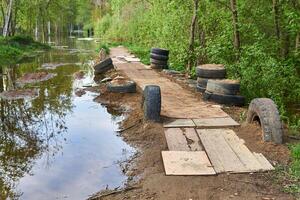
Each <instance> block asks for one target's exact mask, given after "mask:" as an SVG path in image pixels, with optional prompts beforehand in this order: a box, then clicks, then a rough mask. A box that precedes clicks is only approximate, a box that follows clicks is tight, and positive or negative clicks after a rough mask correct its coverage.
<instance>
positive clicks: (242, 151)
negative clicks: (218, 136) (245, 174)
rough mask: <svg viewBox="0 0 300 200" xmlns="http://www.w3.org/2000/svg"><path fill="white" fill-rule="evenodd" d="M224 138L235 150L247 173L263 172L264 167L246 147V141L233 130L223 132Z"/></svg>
mask: <svg viewBox="0 0 300 200" xmlns="http://www.w3.org/2000/svg"><path fill="white" fill-rule="evenodd" d="M223 135H224V138H225V140H226V141H227V143H228V144H229V145H230V147H231V148H232V149H233V151H234V152H235V154H236V155H237V157H238V158H239V160H240V161H241V162H242V163H243V164H244V166H245V167H246V169H247V170H246V171H249V172H255V171H260V170H263V166H262V165H261V164H260V162H259V161H258V160H257V159H256V157H255V156H254V155H253V153H252V152H251V151H250V150H249V149H248V148H247V147H246V146H245V145H244V141H243V140H241V139H239V137H238V136H237V135H236V134H235V132H234V131H232V130H225V131H224V132H223Z"/></svg>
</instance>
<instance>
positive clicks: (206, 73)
mask: <svg viewBox="0 0 300 200" xmlns="http://www.w3.org/2000/svg"><path fill="white" fill-rule="evenodd" d="M196 74H197V77H200V78H209V79H221V78H225V76H226V69H225V68H224V66H223V65H216V64H207V65H200V66H198V67H197V68H196Z"/></svg>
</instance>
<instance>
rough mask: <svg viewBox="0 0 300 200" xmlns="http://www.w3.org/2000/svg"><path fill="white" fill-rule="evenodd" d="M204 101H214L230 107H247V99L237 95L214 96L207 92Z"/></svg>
mask: <svg viewBox="0 0 300 200" xmlns="http://www.w3.org/2000/svg"><path fill="white" fill-rule="evenodd" d="M203 99H204V100H207V101H212V102H215V103H218V104H224V105H230V106H243V105H245V97H243V96H237V95H226V94H214V93H211V92H208V91H205V93H204V95H203Z"/></svg>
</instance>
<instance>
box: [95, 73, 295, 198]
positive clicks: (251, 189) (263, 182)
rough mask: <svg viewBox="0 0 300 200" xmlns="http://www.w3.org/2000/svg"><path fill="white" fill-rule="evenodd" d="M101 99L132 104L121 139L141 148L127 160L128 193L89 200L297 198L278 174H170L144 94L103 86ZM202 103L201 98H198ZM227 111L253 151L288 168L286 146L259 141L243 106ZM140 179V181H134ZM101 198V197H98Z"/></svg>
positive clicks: (118, 104) (161, 138) (159, 129)
mask: <svg viewBox="0 0 300 200" xmlns="http://www.w3.org/2000/svg"><path fill="white" fill-rule="evenodd" d="M117 75H121V76H125V74H122V72H121V71H118V72H115V71H111V72H108V73H107V74H106V77H112V76H117ZM161 75H162V76H165V77H167V78H169V79H170V80H171V81H175V82H178V83H180V84H182V86H183V87H184V88H186V89H187V90H191V91H193V90H192V89H191V88H190V87H188V85H187V84H185V83H183V82H180V81H178V80H177V79H176V77H172V76H167V75H165V74H163V73H161ZM100 90H101V95H99V96H98V97H97V98H96V99H95V101H97V102H99V103H102V104H109V105H112V106H114V107H116V108H118V107H119V108H122V107H124V105H126V106H129V107H130V108H131V109H130V112H128V113H127V117H126V119H125V120H124V121H123V122H122V123H121V127H122V129H123V130H124V131H121V132H120V136H122V137H123V138H124V140H125V141H126V142H128V143H129V144H131V145H132V146H134V147H136V148H138V149H139V154H137V156H136V157H134V158H133V159H132V160H130V161H129V162H128V166H127V168H126V171H125V173H126V174H127V175H129V176H130V177H131V178H130V179H129V180H132V181H129V182H128V183H127V184H128V190H124V191H122V192H115V191H104V192H103V191H102V192H101V193H99V194H98V195H96V196H95V197H94V198H91V199H101V200H102V199H105V200H106V199H107V200H121V199H122V200H123V199H140V200H143V199H158V200H185V199H186V200H207V199H213V200H214V199H216V200H226V199H250V200H252V199H253V200H254V199H261V200H268V199H276V200H278V199H281V200H289V199H295V197H293V196H291V195H289V194H286V193H284V192H282V189H283V185H280V182H278V181H276V179H275V173H276V172H269V173H255V174H220V175H217V176H166V175H165V172H164V168H163V163H162V158H161V151H163V150H167V145H166V141H165V137H164V131H163V126H162V124H161V123H151V122H147V121H144V120H143V111H142V109H141V100H142V95H141V90H139V92H138V93H137V94H112V93H108V92H107V91H106V89H105V86H104V85H102V86H101V87H100ZM195 95H196V96H197V97H198V98H199V100H200V99H201V95H200V94H195ZM224 110H225V111H226V112H227V113H228V114H229V115H230V116H231V117H232V118H233V119H235V120H236V121H238V122H241V124H242V126H241V127H239V128H234V129H233V130H234V131H235V132H236V133H237V134H238V136H239V137H240V138H242V139H244V140H245V142H246V145H247V147H249V149H250V150H252V151H255V152H258V153H263V154H264V155H265V156H266V157H267V158H268V159H269V160H270V161H271V162H272V163H273V164H283V165H284V164H287V163H288V161H289V160H288V158H289V150H288V147H287V146H285V145H274V144H266V143H263V142H262V141H261V130H260V128H259V127H258V126H257V125H247V124H244V123H243V121H240V120H241V117H240V116H242V114H243V113H244V112H245V109H244V108H236V107H230V108H224ZM136 180H138V181H136ZM97 196H98V197H97Z"/></svg>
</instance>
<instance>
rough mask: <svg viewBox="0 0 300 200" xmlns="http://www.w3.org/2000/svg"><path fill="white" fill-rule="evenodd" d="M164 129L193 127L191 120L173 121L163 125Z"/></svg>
mask: <svg viewBox="0 0 300 200" xmlns="http://www.w3.org/2000/svg"><path fill="white" fill-rule="evenodd" d="M164 127H165V128H178V127H195V124H194V122H193V120H192V119H173V120H169V121H167V122H166V123H165V124H164Z"/></svg>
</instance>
